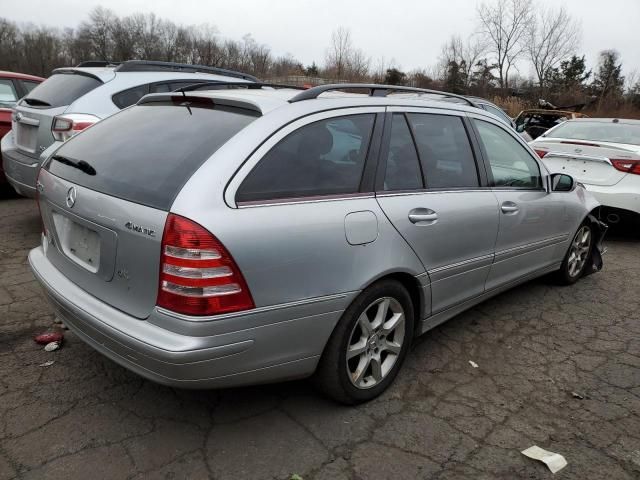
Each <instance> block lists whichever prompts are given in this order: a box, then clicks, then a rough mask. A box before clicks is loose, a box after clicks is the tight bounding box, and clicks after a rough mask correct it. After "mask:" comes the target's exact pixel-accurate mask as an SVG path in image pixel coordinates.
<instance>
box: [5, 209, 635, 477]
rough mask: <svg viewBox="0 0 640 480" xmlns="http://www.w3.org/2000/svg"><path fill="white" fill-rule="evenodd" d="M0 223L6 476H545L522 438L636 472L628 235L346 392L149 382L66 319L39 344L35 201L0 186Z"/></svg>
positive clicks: (420, 345) (572, 467)
mask: <svg viewBox="0 0 640 480" xmlns="http://www.w3.org/2000/svg"><path fill="white" fill-rule="evenodd" d="M0 225H2V227H1V230H0V479H10V478H24V479H48V478H55V479H63V478H64V479H67V478H69V479H76V478H78V479H86V478H91V479H92V480H99V479H123V478H145V479H146V478H171V479H177V478H190V479H200V478H215V479H263V478H264V479H288V478H289V477H290V476H291V475H292V474H294V473H295V474H298V475H300V476H301V477H303V478H304V479H305V480H307V479H332V480H340V479H351V478H361V479H378V478H379V479H384V478H390V479H394V480H400V479H405V478H406V479H414V478H428V479H442V480H444V479H466V478H468V479H474V480H479V479H490V478H502V479H513V478H529V479H538V478H540V479H548V478H551V477H552V474H551V472H549V470H548V469H547V468H546V467H545V466H544V465H543V464H542V463H540V462H536V461H534V460H530V459H528V458H526V457H524V456H523V455H522V454H520V451H521V450H523V449H525V448H527V447H529V446H531V445H539V446H541V447H543V448H546V449H548V450H551V451H554V452H558V453H561V454H562V455H564V456H565V457H566V459H567V461H568V462H569V465H568V466H567V467H566V468H565V469H564V470H562V471H561V472H559V473H557V474H556V475H554V476H553V478H556V479H569V478H571V479H580V480H583V479H603V478H606V479H608V480H611V479H633V478H636V479H637V478H640V308H639V306H640V303H639V300H638V299H639V298H640V255H638V252H639V251H640V249H639V248H640V241H639V240H637V239H635V240H634V239H632V238H629V237H626V238H618V239H610V240H609V241H608V242H607V246H608V248H609V253H608V254H607V255H606V256H605V269H604V270H603V271H602V272H600V273H598V274H595V275H592V276H590V277H588V278H586V279H583V280H582V281H581V282H579V283H578V284H577V285H574V286H572V287H558V286H553V285H552V284H550V283H549V281H548V280H546V279H540V280H537V281H533V282H530V283H528V284H526V285H522V286H521V287H519V288H516V289H514V290H512V291H510V292H507V293H505V294H502V295H500V296H498V297H496V298H494V299H492V300H490V301H488V302H485V303H484V304H482V305H480V306H478V307H476V308H474V309H472V310H469V311H468V312H466V313H464V314H462V315H460V316H458V317H456V318H455V319H453V320H451V321H449V322H448V323H446V324H444V325H443V326H441V327H439V328H437V329H436V330H434V331H432V332H430V333H428V334H427V335H425V336H423V337H421V338H420V339H418V340H417V341H416V344H415V346H414V348H413V350H412V352H411V353H410V355H409V357H408V360H407V362H406V364H405V366H404V368H403V370H402V372H401V373H400V375H399V376H398V379H397V381H396V382H395V384H394V385H393V386H392V388H390V389H389V391H388V392H386V393H385V394H384V395H383V396H382V397H380V398H379V399H377V400H375V401H373V402H371V403H369V404H366V405H362V406H359V407H355V408H347V407H343V406H339V405H336V404H334V403H332V402H330V401H327V400H325V399H324V398H322V397H319V396H318V395H317V394H316V393H314V391H313V390H312V389H311V387H310V386H309V384H308V383H307V382H304V381H301V382H291V383H287V384H279V385H269V386H263V387H253V388H244V389H235V390H225V391H180V390H175V389H171V388H166V387H161V386H158V385H155V384H153V383H150V382H148V381H146V380H142V379H141V378H139V377H137V376H135V375H134V374H132V373H129V372H128V371H126V370H124V369H123V368H121V367H119V366H117V365H116V364H114V363H112V362H111V361H109V360H107V359H105V358H103V357H101V356H100V355H99V354H98V353H96V352H94V351H93V350H92V349H90V348H89V347H87V346H86V345H85V344H83V343H82V342H81V341H80V340H78V339H77V338H76V337H74V335H73V334H71V333H69V332H67V335H66V338H65V343H64V346H63V348H62V349H60V350H58V351H56V352H53V353H47V352H44V351H43V350H42V349H41V347H39V346H38V345H36V344H35V343H34V342H33V340H32V336H33V334H34V333H36V332H39V331H41V330H43V329H45V328H47V327H49V326H50V325H51V324H52V322H53V315H52V313H51V310H50V308H49V306H48V305H47V304H46V302H45V300H44V297H43V295H42V292H41V291H40V288H39V287H38V285H37V284H36V282H35V281H34V279H33V276H32V274H31V272H30V270H29V267H28V265H27V263H26V255H27V252H28V250H29V249H30V248H32V247H34V246H35V245H37V244H38V242H39V230H40V224H39V220H38V215H37V209H36V206H35V204H34V203H33V202H32V201H29V200H25V199H16V198H9V199H6V198H5V199H2V200H0ZM47 360H55V363H54V364H53V365H51V366H49V367H42V366H40V364H42V363H44V362H46V361H47ZM469 360H473V361H474V362H476V363H477V364H478V365H479V368H473V367H472V366H471V365H470V364H469ZM572 392H576V393H577V394H579V395H580V396H581V397H583V398H582V399H580V398H576V397H574V396H573V395H572Z"/></svg>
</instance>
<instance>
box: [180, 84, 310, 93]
mask: <svg viewBox="0 0 640 480" xmlns="http://www.w3.org/2000/svg"><path fill="white" fill-rule="evenodd" d="M262 87H271V88H293V89H295V90H304V89H305V88H304V87H297V86H295V85H280V84H277V83H260V82H255V83H250V82H204V83H194V84H192V85H187V86H186V87H182V88H178V89H177V90H175V91H176V92H182V93H184V92H193V91H194V90H201V89H202V90H226V89H231V88H246V89H249V90H259V89H261V88H262Z"/></svg>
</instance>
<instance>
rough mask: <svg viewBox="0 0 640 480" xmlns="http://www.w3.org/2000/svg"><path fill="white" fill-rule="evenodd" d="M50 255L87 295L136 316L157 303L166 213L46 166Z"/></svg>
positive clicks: (44, 207) (43, 194) (44, 204)
mask: <svg viewBox="0 0 640 480" xmlns="http://www.w3.org/2000/svg"><path fill="white" fill-rule="evenodd" d="M39 183H40V184H41V186H40V187H39V189H40V210H41V213H42V218H43V222H44V225H45V229H46V232H47V242H46V243H47V244H46V245H45V254H46V256H47V258H48V259H49V261H50V262H51V263H52V264H53V265H54V266H55V267H56V268H57V269H58V270H59V271H60V272H61V273H63V274H64V275H65V276H66V277H67V278H69V279H70V280H71V281H72V282H74V283H75V284H77V285H78V286H79V287H81V288H82V289H83V290H85V291H86V292H87V293H89V294H91V295H93V296H95V297H97V298H99V299H100V300H102V301H104V302H105V303H108V304H109V305H111V306H113V307H115V308H118V309H120V310H122V311H124V312H126V313H128V314H130V315H132V316H135V317H138V318H146V317H148V316H149V314H150V312H151V310H152V309H153V307H154V306H155V304H156V299H157V294H158V273H159V272H158V269H159V264H160V243H161V240H162V232H163V229H164V223H165V220H166V217H167V212H165V211H162V210H157V209H154V208H151V207H146V206H143V205H139V204H136V203H132V202H128V201H126V200H122V199H118V198H114V197H111V196H108V195H105V194H102V193H99V192H95V191H93V190H89V189H87V188H84V187H81V186H78V185H74V184H72V183H70V182H68V181H66V180H63V179H61V178H59V177H56V176H54V175H52V174H51V173H49V172H47V171H46V170H42V171H41V174H40V177H39Z"/></svg>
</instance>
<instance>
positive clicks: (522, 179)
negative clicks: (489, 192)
mask: <svg viewBox="0 0 640 480" xmlns="http://www.w3.org/2000/svg"><path fill="white" fill-rule="evenodd" d="M474 122H475V124H476V127H477V128H478V133H479V134H480V141H481V143H482V146H483V147H484V151H485V153H486V156H487V157H488V159H489V165H490V167H491V175H492V176H493V186H495V187H519V188H527V189H532V188H533V189H539V188H542V179H541V177H540V167H539V166H538V162H536V160H535V159H534V158H533V157H532V156H531V155H530V154H529V152H527V150H526V149H525V148H524V147H523V146H522V145H520V143H519V142H518V141H517V140H516V139H515V138H513V137H512V136H511V135H509V134H508V133H507V132H505V131H504V130H503V129H502V128H500V127H498V126H496V125H493V124H492V123H489V122H483V121H482V120H474Z"/></svg>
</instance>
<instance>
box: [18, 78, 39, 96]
mask: <svg viewBox="0 0 640 480" xmlns="http://www.w3.org/2000/svg"><path fill="white" fill-rule="evenodd" d="M20 83H21V84H22V88H24V91H25V92H27V93H29V92H30V91H31V90H33V89H34V88H36V87H37V86H38V85H40V83H39V82H32V81H31V80H20Z"/></svg>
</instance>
